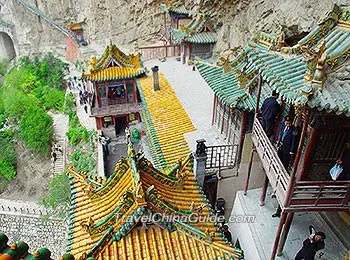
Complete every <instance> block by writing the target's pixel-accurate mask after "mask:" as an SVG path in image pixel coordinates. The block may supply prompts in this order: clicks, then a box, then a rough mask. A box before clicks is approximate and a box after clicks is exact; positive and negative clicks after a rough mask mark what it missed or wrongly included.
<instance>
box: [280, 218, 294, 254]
mask: <svg viewBox="0 0 350 260" xmlns="http://www.w3.org/2000/svg"><path fill="white" fill-rule="evenodd" d="M293 217H294V212H289V213H288V214H287V219H286V223H285V224H284V226H283V232H282V235H281V241H280V243H279V245H278V248H277V256H281V255H282V251H283V247H284V245H285V243H286V240H287V236H288V233H289V229H290V225H291V224H292V220H293Z"/></svg>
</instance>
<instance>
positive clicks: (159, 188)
mask: <svg viewBox="0 0 350 260" xmlns="http://www.w3.org/2000/svg"><path fill="white" fill-rule="evenodd" d="M130 147H132V146H129V151H128V154H129V158H128V159H122V160H121V161H120V162H118V164H117V166H116V169H115V173H114V174H112V176H110V177H109V178H108V180H107V182H105V184H103V185H102V187H98V188H97V187H94V186H92V184H91V182H89V181H87V180H88V179H89V178H87V176H86V175H84V174H79V173H76V172H75V171H74V170H73V169H72V168H70V169H69V172H70V174H71V178H73V183H72V184H73V186H72V187H73V189H75V190H76V197H75V200H74V201H73V203H74V205H75V211H74V214H72V216H71V219H72V223H71V225H70V227H71V229H70V230H71V231H73V235H72V236H71V239H70V241H71V243H70V244H69V245H70V246H69V251H70V252H71V253H72V254H73V255H74V257H75V258H76V259H78V258H80V259H86V258H88V257H90V256H93V257H95V259H101V260H102V259H105V258H106V257H107V255H109V256H111V257H112V256H113V258H114V259H119V258H123V259H140V258H143V259H157V258H158V257H159V258H164V257H166V258H167V257H170V256H171V255H176V256H182V258H181V257H180V259H198V260H199V259H203V257H207V259H215V258H216V257H217V256H219V255H222V256H225V257H226V258H229V259H238V258H240V257H241V256H242V251H241V250H239V249H235V248H233V247H232V246H231V245H229V244H227V243H226V242H225V240H224V239H223V237H222V235H221V234H220V232H218V230H217V228H216V226H215V223H214V222H210V221H209V218H208V217H209V216H211V215H212V214H213V211H212V209H211V208H210V207H209V206H208V200H207V199H206V198H205V195H204V194H203V192H202V191H201V189H200V188H199V186H198V184H197V182H196V179H195V177H194V174H193V172H192V166H193V157H192V156H191V155H189V156H187V157H186V158H184V159H183V160H182V163H181V164H177V167H174V168H173V171H171V172H168V173H167V174H164V173H162V172H160V171H158V170H157V169H155V168H153V166H152V164H151V163H150V162H149V161H148V160H147V159H145V158H144V157H143V156H140V157H135V153H134V152H130V151H132V148H130ZM135 184H138V185H135ZM193 212H197V214H198V217H199V218H201V219H203V220H204V219H205V221H203V222H201V221H199V222H189V220H190V219H189V218H181V221H180V220H172V221H170V220H168V221H166V220H165V221H163V220H160V221H159V222H158V224H157V225H155V224H154V223H153V222H150V223H152V224H149V225H147V228H145V227H141V225H140V226H139V227H138V223H140V222H139V221H140V217H141V216H142V215H150V214H155V213H157V214H164V216H170V215H176V216H177V217H179V216H182V217H184V216H189V214H192V213H193ZM206 217H207V218H206ZM99 223H101V225H98V224H99ZM179 241H180V243H178V242H179ZM203 247H205V248H206V249H207V250H206V252H203V250H201V249H202V248H203ZM209 252H210V253H209ZM106 254H107V255H106ZM210 254H213V255H212V257H209V255H210Z"/></svg>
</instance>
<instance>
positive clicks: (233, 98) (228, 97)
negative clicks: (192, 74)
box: [196, 61, 256, 111]
mask: <svg viewBox="0 0 350 260" xmlns="http://www.w3.org/2000/svg"><path fill="white" fill-rule="evenodd" d="M196 67H197V69H198V71H199V73H200V74H201V76H202V77H203V78H204V80H205V81H206V82H207V83H208V85H209V86H210V88H211V89H213V91H214V93H215V94H216V95H217V97H218V98H219V99H220V100H221V101H222V102H224V103H225V104H226V105H228V106H229V107H231V108H238V109H242V110H248V111H254V109H255V104H256V101H255V98H256V97H255V95H249V94H248V92H247V91H246V89H245V88H244V87H243V88H242V87H239V79H238V78H237V76H236V73H235V72H234V70H231V71H230V72H227V73H224V71H223V68H222V67H219V66H216V65H213V64H209V63H205V62H202V61H196ZM255 80H256V76H255V77H253V78H252V79H251V80H250V81H249V83H248V84H247V85H248V86H249V85H251V84H252V83H253V82H254V81H255Z"/></svg>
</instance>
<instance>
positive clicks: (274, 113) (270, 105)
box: [261, 90, 280, 138]
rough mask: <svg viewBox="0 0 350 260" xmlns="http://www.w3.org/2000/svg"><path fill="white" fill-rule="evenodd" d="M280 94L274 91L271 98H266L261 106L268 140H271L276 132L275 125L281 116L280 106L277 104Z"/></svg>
mask: <svg viewBox="0 0 350 260" xmlns="http://www.w3.org/2000/svg"><path fill="white" fill-rule="evenodd" d="M277 98H278V93H277V92H276V90H273V91H272V94H271V97H269V98H266V99H265V100H264V102H263V104H262V106H261V116H262V121H263V128H264V131H265V133H266V135H267V137H268V138H270V137H271V136H272V135H273V133H274V130H275V124H276V121H277V118H278V116H279V114H280V104H278V102H277Z"/></svg>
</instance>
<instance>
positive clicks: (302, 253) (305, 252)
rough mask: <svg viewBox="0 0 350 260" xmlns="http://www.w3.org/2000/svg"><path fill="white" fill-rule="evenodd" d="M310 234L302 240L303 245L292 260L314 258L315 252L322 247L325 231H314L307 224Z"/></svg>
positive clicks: (311, 259)
mask: <svg viewBox="0 0 350 260" xmlns="http://www.w3.org/2000/svg"><path fill="white" fill-rule="evenodd" d="M309 231H310V236H309V237H308V238H307V239H305V240H304V241H303V247H302V248H301V249H300V250H299V252H298V253H297V255H296V256H295V258H294V260H302V259H304V260H314V259H315V255H316V252H317V251H319V250H321V249H324V247H325V244H324V240H325V239H326V235H325V233H323V232H321V231H319V232H315V229H314V228H313V227H312V226H309Z"/></svg>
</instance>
